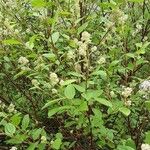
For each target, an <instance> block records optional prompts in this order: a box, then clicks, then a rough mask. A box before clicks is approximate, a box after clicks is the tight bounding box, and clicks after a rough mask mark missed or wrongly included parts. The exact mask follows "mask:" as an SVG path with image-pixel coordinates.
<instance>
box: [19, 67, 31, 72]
mask: <svg viewBox="0 0 150 150" xmlns="http://www.w3.org/2000/svg"><path fill="white" fill-rule="evenodd" d="M21 70H23V71H30V70H31V69H30V68H29V67H25V66H22V67H21Z"/></svg>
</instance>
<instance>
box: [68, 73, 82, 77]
mask: <svg viewBox="0 0 150 150" xmlns="http://www.w3.org/2000/svg"><path fill="white" fill-rule="evenodd" d="M68 75H72V76H75V77H83V75H82V74H80V73H78V72H68Z"/></svg>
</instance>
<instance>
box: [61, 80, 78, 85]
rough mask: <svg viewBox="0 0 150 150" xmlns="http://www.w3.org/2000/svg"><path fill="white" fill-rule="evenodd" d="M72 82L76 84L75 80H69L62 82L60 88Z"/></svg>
mask: <svg viewBox="0 0 150 150" xmlns="http://www.w3.org/2000/svg"><path fill="white" fill-rule="evenodd" d="M73 82H76V80H75V79H70V80H66V81H64V82H63V83H62V84H61V85H62V86H65V85H69V84H71V83H73Z"/></svg>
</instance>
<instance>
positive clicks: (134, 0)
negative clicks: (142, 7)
mask: <svg viewBox="0 0 150 150" xmlns="http://www.w3.org/2000/svg"><path fill="white" fill-rule="evenodd" d="M128 1H129V2H135V3H142V2H143V1H144V0H128Z"/></svg>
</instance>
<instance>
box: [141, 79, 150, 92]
mask: <svg viewBox="0 0 150 150" xmlns="http://www.w3.org/2000/svg"><path fill="white" fill-rule="evenodd" d="M139 89H140V90H141V91H147V92H150V80H145V81H143V82H142V83H141V84H140V85H139Z"/></svg>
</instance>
